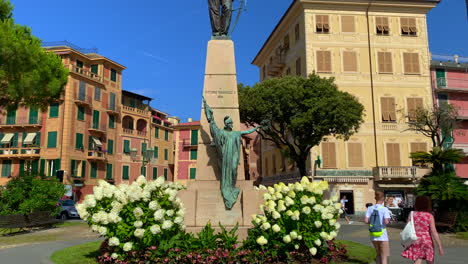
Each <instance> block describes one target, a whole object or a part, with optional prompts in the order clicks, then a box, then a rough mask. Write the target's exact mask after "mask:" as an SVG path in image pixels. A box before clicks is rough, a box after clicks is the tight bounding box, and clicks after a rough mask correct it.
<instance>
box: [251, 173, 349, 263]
mask: <svg viewBox="0 0 468 264" xmlns="http://www.w3.org/2000/svg"><path fill="white" fill-rule="evenodd" d="M260 189H262V190H264V191H265V193H264V195H263V197H264V200H265V203H264V204H262V205H261V206H260V209H261V210H262V211H263V214H258V215H253V221H252V223H253V225H254V227H253V228H252V229H250V230H249V238H248V241H247V245H248V247H250V248H261V249H263V250H265V251H270V252H271V251H275V252H277V254H282V253H284V252H293V251H299V252H306V251H308V252H309V253H310V254H311V255H313V256H316V255H317V254H319V255H323V254H325V253H326V251H327V241H329V240H333V239H334V238H335V237H336V236H337V235H338V230H339V229H340V224H339V223H338V222H337V220H338V217H339V215H340V214H341V213H342V210H341V209H340V208H341V204H340V203H339V202H338V197H333V198H332V199H331V200H326V199H324V198H323V193H324V191H325V190H327V189H328V182H326V181H320V182H311V181H309V179H308V178H307V177H303V178H302V180H301V181H300V182H296V183H294V184H288V185H286V184H284V183H279V184H275V185H274V186H273V187H268V188H266V187H264V186H260ZM273 254H275V253H273Z"/></svg>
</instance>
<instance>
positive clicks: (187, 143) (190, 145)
mask: <svg viewBox="0 0 468 264" xmlns="http://www.w3.org/2000/svg"><path fill="white" fill-rule="evenodd" d="M182 146H183V147H184V148H196V147H198V144H193V143H192V140H190V139H188V138H184V139H182ZM174 149H175V148H174Z"/></svg>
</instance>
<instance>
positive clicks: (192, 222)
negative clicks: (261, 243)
mask: <svg viewBox="0 0 468 264" xmlns="http://www.w3.org/2000/svg"><path fill="white" fill-rule="evenodd" d="M219 184H220V182H219V181H193V182H189V183H188V185H187V189H186V190H183V191H180V192H179V197H180V198H181V200H182V202H183V204H184V206H185V208H186V214H185V225H186V226H187V227H203V226H205V225H206V224H207V223H208V222H211V224H212V226H219V223H221V224H222V225H223V226H227V227H232V226H235V225H236V224H239V227H250V226H251V225H252V223H251V222H252V215H253V214H258V213H260V208H259V205H260V204H261V203H262V202H263V197H262V195H263V193H262V192H260V191H257V190H255V189H254V186H253V182H252V181H238V182H237V184H236V186H237V187H238V188H239V189H241V192H240V194H239V197H238V198H237V202H236V203H235V205H234V206H233V208H232V209H230V210H229V209H227V208H226V207H225V206H224V201H223V197H222V196H221V191H220V186H219Z"/></svg>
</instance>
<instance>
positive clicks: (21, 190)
mask: <svg viewBox="0 0 468 264" xmlns="http://www.w3.org/2000/svg"><path fill="white" fill-rule="evenodd" d="M64 194H65V186H64V185H63V184H61V183H60V182H58V180H57V179H56V178H55V177H53V178H42V177H37V176H33V175H24V176H19V177H15V178H12V179H11V180H10V181H9V182H8V183H7V185H6V186H5V187H4V188H3V189H2V190H1V192H0V215H8V214H29V213H32V212H34V211H48V212H55V213H56V212H57V209H58V207H57V206H56V205H57V202H58V200H59V199H60V198H62V197H63V195H64Z"/></svg>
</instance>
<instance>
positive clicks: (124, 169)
mask: <svg viewBox="0 0 468 264" xmlns="http://www.w3.org/2000/svg"><path fill="white" fill-rule="evenodd" d="M128 170H129V167H128V166H125V165H124V166H123V167H122V180H128V179H129V177H128V174H129V171H128Z"/></svg>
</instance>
